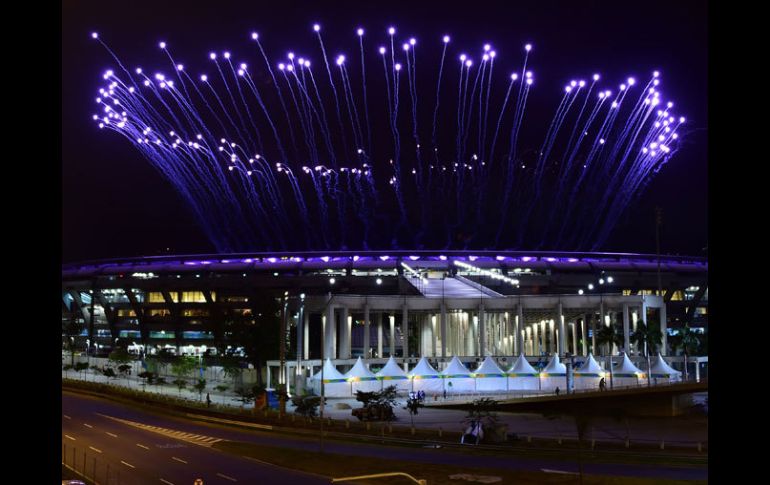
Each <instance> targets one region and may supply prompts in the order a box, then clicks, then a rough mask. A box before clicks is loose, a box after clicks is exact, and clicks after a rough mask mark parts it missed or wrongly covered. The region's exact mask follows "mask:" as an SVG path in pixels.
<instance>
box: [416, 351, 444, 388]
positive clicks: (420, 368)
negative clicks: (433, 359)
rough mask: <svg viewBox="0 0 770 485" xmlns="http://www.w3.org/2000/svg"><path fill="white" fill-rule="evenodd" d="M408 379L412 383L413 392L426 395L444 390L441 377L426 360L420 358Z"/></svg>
mask: <svg viewBox="0 0 770 485" xmlns="http://www.w3.org/2000/svg"><path fill="white" fill-rule="evenodd" d="M409 379H411V381H412V390H413V391H425V392H426V393H440V392H442V391H443V390H444V383H443V382H442V379H441V376H440V375H439V373H438V372H436V369H434V368H433V366H431V365H430V363H428V359H426V358H425V357H423V358H421V359H420V361H419V362H417V365H416V366H414V369H412V371H411V372H410V373H409Z"/></svg>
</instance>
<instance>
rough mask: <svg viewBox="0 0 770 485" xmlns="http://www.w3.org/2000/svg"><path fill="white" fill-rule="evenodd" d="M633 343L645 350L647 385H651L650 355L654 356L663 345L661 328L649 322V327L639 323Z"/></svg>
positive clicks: (632, 335)
mask: <svg viewBox="0 0 770 485" xmlns="http://www.w3.org/2000/svg"><path fill="white" fill-rule="evenodd" d="M630 340H631V342H632V343H633V344H635V345H638V346H639V347H641V348H642V349H643V352H644V356H645V357H646V358H647V384H648V385H649V384H650V382H651V381H650V379H651V376H650V355H652V354H654V353H655V352H656V351H657V350H658V347H660V346H661V345H662V344H663V334H662V333H661V331H660V327H659V326H657V325H655V324H653V322H649V321H648V322H647V325H645V324H644V323H642V322H641V321H640V322H638V326H637V327H636V332H634V333H632V334H631V338H630Z"/></svg>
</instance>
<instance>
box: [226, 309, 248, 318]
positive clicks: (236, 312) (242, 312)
mask: <svg viewBox="0 0 770 485" xmlns="http://www.w3.org/2000/svg"><path fill="white" fill-rule="evenodd" d="M230 311H231V312H232V313H233V315H242V316H244V317H250V316H251V308H233V309H232V310H230Z"/></svg>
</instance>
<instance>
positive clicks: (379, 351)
mask: <svg viewBox="0 0 770 485" xmlns="http://www.w3.org/2000/svg"><path fill="white" fill-rule="evenodd" d="M377 358H378V359H381V358H382V312H378V313H377Z"/></svg>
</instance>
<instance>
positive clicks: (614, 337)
mask: <svg viewBox="0 0 770 485" xmlns="http://www.w3.org/2000/svg"><path fill="white" fill-rule="evenodd" d="M596 343H597V344H598V345H606V347H605V348H606V349H607V355H611V354H612V346H613V344H614V345H617V346H621V345H623V336H622V335H620V333H618V330H617V328H616V327H615V325H613V324H612V323H610V324H609V325H602V328H600V329H599V330H598V331H597V332H596Z"/></svg>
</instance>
